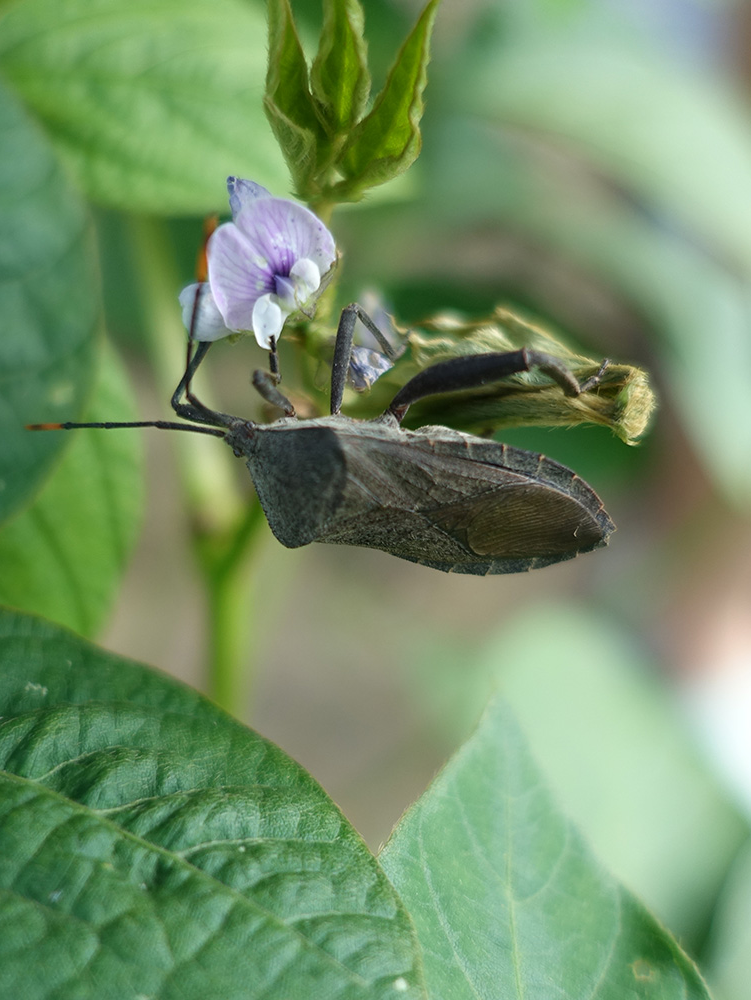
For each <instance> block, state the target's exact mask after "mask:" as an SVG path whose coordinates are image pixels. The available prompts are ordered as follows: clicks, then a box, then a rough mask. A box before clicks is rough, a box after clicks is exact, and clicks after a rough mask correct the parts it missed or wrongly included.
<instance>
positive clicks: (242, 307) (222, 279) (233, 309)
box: [180, 177, 336, 350]
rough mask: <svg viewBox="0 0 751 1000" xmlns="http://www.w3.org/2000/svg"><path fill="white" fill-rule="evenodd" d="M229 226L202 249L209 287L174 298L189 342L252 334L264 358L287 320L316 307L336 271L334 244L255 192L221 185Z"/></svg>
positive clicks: (297, 212) (313, 225)
mask: <svg viewBox="0 0 751 1000" xmlns="http://www.w3.org/2000/svg"><path fill="white" fill-rule="evenodd" d="M227 189H228V191H229V203H230V209H231V211H232V222H227V223H225V224H224V225H223V226H219V228H218V229H217V230H216V231H215V232H214V233H213V235H212V236H211V239H210V240H209V243H208V247H207V257H208V266H209V280H208V282H205V283H204V284H203V285H202V286H201V291H200V297H199V300H198V306H197V307H196V306H195V301H196V292H197V290H198V286H197V285H195V284H193V285H189V286H188V287H187V288H184V289H183V291H182V292H181V294H180V303H181V305H182V307H183V321H184V322H185V325H186V326H187V327H188V329H190V328H191V322H192V321H193V313H194V311H195V312H196V316H195V321H194V322H192V326H193V333H192V335H193V337H194V339H196V340H218V339H220V338H221V337H226V336H228V335H230V334H232V333H241V332H242V333H244V332H252V333H253V334H254V335H255V338H256V340H257V341H258V343H259V344H260V345H261V347H265V348H266V349H267V350H268V349H269V348H270V347H271V340H272V338H277V337H278V336H279V334H280V333H281V331H282V327H283V326H284V323H285V320H286V319H287V317H288V316H289V315H290V314H291V313H293V312H297V311H298V310H304V309H305V307H306V306H310V305H312V304H313V303H314V302H315V299H316V297H317V294H318V293H320V291H321V290H322V288H321V282H322V279H323V277H324V276H325V275H326V273H327V272H328V271H329V270H330V269H331V268H332V267H333V265H334V264H335V263H336V246H335V244H334V238H333V236H332V235H331V233H330V232H329V231H328V229H327V228H326V227H325V226H324V224H323V223H322V222H321V220H320V219H319V218H317V216H315V215H314V214H313V213H312V212H311V211H309V210H308V209H307V208H305V207H304V206H302V205H298V204H297V203H296V202H294V201H288V200H287V199H286V198H274V197H272V196H271V194H270V193H269V192H268V191H267V190H266V188H264V187H261V185H260V184H255V183H254V182H253V181H247V180H242V179H240V178H238V177H229V178H228V179H227Z"/></svg>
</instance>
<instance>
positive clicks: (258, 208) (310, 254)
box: [235, 198, 336, 277]
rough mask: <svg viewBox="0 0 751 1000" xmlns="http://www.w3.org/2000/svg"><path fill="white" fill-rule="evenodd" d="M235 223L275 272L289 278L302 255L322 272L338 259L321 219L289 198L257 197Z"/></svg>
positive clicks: (331, 238)
mask: <svg viewBox="0 0 751 1000" xmlns="http://www.w3.org/2000/svg"><path fill="white" fill-rule="evenodd" d="M235 224H236V225H237V228H238V229H239V230H240V231H241V232H242V233H243V234H244V235H245V236H246V237H247V239H248V241H249V242H250V243H252V244H253V246H254V247H256V248H258V249H259V250H260V251H261V253H262V254H263V256H264V257H265V258H266V259H267V260H268V261H269V264H270V266H271V269H272V270H273V272H274V273H275V274H279V275H282V276H285V277H286V276H287V275H288V274H289V272H290V270H291V269H292V265H293V264H294V263H295V261H297V260H299V259H300V258H301V257H307V258H308V259H309V260H312V261H313V263H314V264H315V265H316V266H317V267H318V270H319V271H320V272H321V274H323V273H324V272H325V271H327V270H328V269H329V267H330V266H331V265H332V264H333V262H334V260H335V259H336V246H335V244H334V237H333V236H332V235H331V233H330V232H329V231H328V229H327V228H326V227H325V226H324V224H323V223H322V222H321V220H320V219H319V218H318V217H317V216H316V215H314V214H313V213H312V212H311V211H310V210H309V209H307V208H305V207H304V206H303V205H298V204H297V203H296V202H294V201H287V200H286V198H263V199H258V200H256V201H255V202H253V203H252V205H250V206H247V207H246V208H244V209H243V210H242V211H241V212H240V214H239V215H238V217H237V219H236V220H235Z"/></svg>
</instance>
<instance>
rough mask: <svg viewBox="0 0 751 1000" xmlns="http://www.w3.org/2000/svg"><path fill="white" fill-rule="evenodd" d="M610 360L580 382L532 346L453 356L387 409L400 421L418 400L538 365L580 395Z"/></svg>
mask: <svg viewBox="0 0 751 1000" xmlns="http://www.w3.org/2000/svg"><path fill="white" fill-rule="evenodd" d="M608 363H609V362H608V360H607V359H605V360H604V361H603V362H602V365H601V366H600V370H599V371H598V372H597V373H596V374H595V375H593V376H592V377H591V378H588V379H586V380H585V381H584V382H581V383H580V382H579V380H578V379H577V378H576V376H575V375H574V374H573V372H572V371H571V370H570V369H569V368H568V367H567V366H566V364H565V363H564V362H563V361H561V360H560V358H556V357H553V355H552V354H544V353H543V352H542V351H535V350H533V349H532V348H529V347H522V348H521V349H520V350H518V351H506V352H504V353H502V354H469V355H466V356H465V357H461V358H451V359H450V360H449V361H439V362H438V364H435V365H432V366H431V367H430V368H425V369H424V370H423V371H421V372H418V373H417V375H415V376H414V378H411V379H410V380H409V382H407V383H406V384H405V385H403V386H402V388H401V389H400V390H399V392H397V394H396V396H394V398H393V399H392V401H391V405H390V406H389V408H388V410H387V411H386V412H387V413H390V414H391V415H392V416H394V417H396V419H397V420H398V421H399V422H400V423H401V421H402V420H403V419H404V415H405V414H406V412H407V410H408V409H409V407H410V406H411V405H412V403H415V402H417V400H418V399H424V398H425V397H426V396H435V395H438V394H439V393H444V392H458V391H460V390H461V389H474V388H477V387H478V386H482V385H487V384H489V383H492V382H498V381H500V380H501V379H503V378H506V377H507V376H509V375H517V374H518V373H519V372H528V371H529V370H530V369H531V368H539V369H540V371H541V372H543V373H544V374H545V375H547V376H548V377H549V378H551V379H552V380H553V381H554V382H556V383H557V384H558V385H559V386H560V387H561V389H562V390H563V392H564V393H565V394H566V395H567V396H579V395H580V394H581V393H582V392H587V391H589V390H590V389H593V388H594V387H595V386H596V385H597V384H598V383H599V381H600V379H601V378H602V376H603V373H604V372H605V370H606V368H607V366H608Z"/></svg>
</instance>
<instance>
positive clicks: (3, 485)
mask: <svg viewBox="0 0 751 1000" xmlns="http://www.w3.org/2000/svg"><path fill="white" fill-rule="evenodd" d="M0 34H1V32H0ZM0 147H1V148H2V150H3V155H2V157H0V317H2V324H3V335H2V337H0V521H3V520H5V519H6V518H7V517H8V516H9V515H10V514H12V513H13V512H14V511H16V510H17V509H19V507H20V506H21V505H22V504H24V503H25V502H28V500H29V499H30V498H31V496H32V495H33V493H34V491H35V490H36V489H37V488H38V486H39V483H40V482H41V481H42V479H43V478H44V476H45V475H46V474H47V472H48V471H49V468H50V466H51V463H52V462H53V461H54V459H55V458H56V456H57V455H58V453H59V452H60V449H61V448H62V446H63V441H62V440H61V439H60V436H59V435H54V434H30V433H29V432H28V431H27V430H25V428H24V425H25V424H26V423H35V422H40V421H59V420H64V419H71V417H75V416H76V415H77V414H78V413H79V412H80V409H81V407H82V406H83V402H84V399H85V398H86V395H87V394H88V391H89V386H90V383H91V377H92V370H93V360H94V356H93V338H94V333H95V330H96V326H97V323H98V321H99V308H100V307H99V289H98V282H97V277H96V271H95V266H94V252H93V245H92V241H91V229H90V223H89V219H88V216H87V214H86V211H85V209H84V207H83V204H82V203H81V201H80V199H79V198H78V197H77V196H76V194H75V192H74V191H73V190H72V189H71V187H70V185H69V184H68V183H67V180H66V178H65V175H64V172H63V170H62V169H61V168H60V165H59V164H58V162H57V161H56V159H55V157H54V156H53V154H52V152H51V150H50V149H49V148H48V146H47V144H46V142H45V141H44V137H43V136H41V135H40V134H39V130H38V129H37V128H35V127H34V125H33V123H31V122H30V121H29V119H28V118H27V116H26V114H25V112H24V110H23V109H22V108H21V107H20V106H19V104H18V103H17V101H16V99H15V98H14V97H13V96H12V94H10V93H9V91H8V90H7V89H6V88H5V86H4V85H3V83H2V80H0Z"/></svg>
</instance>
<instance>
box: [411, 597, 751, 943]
mask: <svg viewBox="0 0 751 1000" xmlns="http://www.w3.org/2000/svg"><path fill="white" fill-rule="evenodd" d="M461 655H462V651H459V650H450V649H447V648H446V644H445V642H444V643H443V646H442V647H440V646H438V645H437V644H436V646H435V648H433V649H425V648H423V650H422V654H421V656H422V662H421V663H419V669H420V674H421V689H422V690H424V691H425V692H426V699H430V698H432V704H431V702H430V700H426V704H427V705H428V706H429V711H430V712H431V713H432V714H434V715H435V716H436V717H440V718H442V719H445V720H446V722H447V723H450V724H451V726H452V738H453V739H456V736H457V733H463V732H465V731H466V729H467V727H468V726H469V725H470V723H471V720H472V719H473V718H475V717H476V716H477V713H478V711H479V709H480V706H481V705H482V704H484V702H485V700H486V698H487V697H488V692H489V691H492V690H494V689H499V690H500V691H501V692H502V693H503V696H504V698H505V699H506V700H507V701H508V703H509V704H510V705H511V706H512V708H513V710H514V712H515V713H516V715H517V717H518V718H519V720H520V722H521V723H522V725H523V726H524V730H525V733H526V734H527V737H528V739H529V741H530V745H531V747H532V750H533V752H534V754H535V757H536V759H537V760H539V761H540V764H541V765H542V767H543V768H544V770H545V774H546V776H547V778H548V780H549V782H550V784H551V786H552V788H553V789H554V791H555V793H556V794H557V796H558V797H559V799H560V801H561V802H562V804H563V805H564V807H565V808H566V810H567V812H568V814H569V815H570V816H571V817H572V819H573V820H574V821H575V822H576V823H577V825H578V826H579V828H580V829H581V830H582V831H583V832H584V833H585V834H586V836H587V837H588V838H589V840H590V842H591V843H592V845H593V847H594V848H595V850H596V851H597V854H598V856H599V857H600V858H601V859H602V860H603V861H604V862H605V864H607V865H608V867H609V868H610V869H611V871H613V872H614V873H615V875H617V877H618V878H620V879H621V880H622V881H623V882H624V883H625V884H626V885H627V886H628V887H629V888H630V889H632V890H633V891H634V892H636V893H638V894H639V896H640V897H641V898H642V899H644V900H645V902H646V903H647V905H648V906H649V907H650V908H651V909H652V910H653V911H654V912H655V913H656V914H657V916H658V917H659V918H660V919H661V920H663V921H665V923H666V924H667V925H668V927H670V929H671V930H672V931H673V933H675V934H677V935H678V936H679V937H680V939H681V941H684V942H687V943H688V944H689V945H691V946H698V945H699V943H700V942H701V939H702V935H703V934H704V932H705V930H706V922H707V915H708V913H710V912H711V909H712V906H713V905H714V900H715V898H716V896H717V893H718V892H719V889H720V886H721V885H722V882H723V880H724V878H725V875H726V872H727V869H728V866H729V865H730V864H731V861H732V859H733V857H734V856H735V853H736V851H737V850H738V849H739V847H740V845H741V844H742V843H743V842H744V840H745V838H746V836H747V823H746V822H745V821H744V820H743V818H742V817H741V816H740V815H739V814H738V812H737V810H736V809H735V808H734V806H732V805H731V804H730V802H729V800H728V799H727V798H726V796H725V795H724V794H723V792H722V790H721V789H720V788H719V787H718V785H717V782H716V780H715V778H714V775H713V774H712V772H711V770H710V769H709V768H708V767H707V766H706V764H704V762H703V761H702V760H701V758H700V756H699V753H698V751H697V750H696V748H695V747H694V746H693V745H692V742H691V738H690V733H689V732H688V731H687V728H686V726H685V724H684V723H683V721H682V720H681V719H680V718H679V716H678V715H677V713H676V710H675V706H674V705H673V704H672V702H671V699H670V697H669V694H668V692H667V691H666V690H665V689H664V688H663V686H662V685H661V684H660V683H659V681H658V680H657V667H656V666H655V665H653V664H650V663H645V660H644V656H643V653H642V651H640V650H639V649H638V648H637V647H636V646H635V645H634V642H633V639H631V638H629V637H628V636H627V634H625V633H624V632H623V631H622V630H621V629H620V628H619V627H617V626H616V625H615V624H614V623H613V622H612V621H611V620H610V619H609V618H608V617H607V616H605V615H598V614H595V613H593V612H592V611H589V610H587V609H585V608H584V607H582V606H580V605H578V604H575V603H559V604H557V605H556V604H550V605H542V606H540V607H535V608H530V609H529V610H528V611H527V612H526V613H525V614H523V615H521V616H518V617H517V618H516V619H515V620H514V621H513V622H512V623H509V624H505V625H504V626H503V628H501V629H499V630H498V631H497V633H496V634H495V635H491V636H490V638H489V639H488V640H487V642H486V643H485V644H484V646H483V649H482V650H481V651H480V652H479V653H476V654H475V655H474V656H473V657H472V664H473V666H472V667H471V668H468V667H467V666H466V660H467V653H466V650H464V651H463V657H462V659H459V661H458V662H463V666H462V669H461V670H460V671H459V670H457V669H456V663H457V658H458V657H460V656H461ZM418 662H419V657H418ZM418 676H420V675H418ZM697 858H701V864H697Z"/></svg>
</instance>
